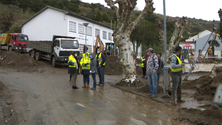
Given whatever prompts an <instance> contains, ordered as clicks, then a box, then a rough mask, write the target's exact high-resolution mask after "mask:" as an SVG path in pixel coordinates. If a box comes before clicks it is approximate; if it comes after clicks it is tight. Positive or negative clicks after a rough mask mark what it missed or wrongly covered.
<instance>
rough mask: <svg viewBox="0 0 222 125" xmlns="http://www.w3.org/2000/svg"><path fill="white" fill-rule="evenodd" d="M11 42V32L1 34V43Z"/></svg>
mask: <svg viewBox="0 0 222 125" xmlns="http://www.w3.org/2000/svg"><path fill="white" fill-rule="evenodd" d="M9 43H10V34H8V33H7V34H1V35H0V44H1V45H6V44H9Z"/></svg>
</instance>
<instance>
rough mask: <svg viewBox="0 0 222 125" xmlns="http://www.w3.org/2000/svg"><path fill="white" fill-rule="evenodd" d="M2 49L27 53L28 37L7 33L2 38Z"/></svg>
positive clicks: (0, 39)
mask: <svg viewBox="0 0 222 125" xmlns="http://www.w3.org/2000/svg"><path fill="white" fill-rule="evenodd" d="M0 43H1V48H2V49H6V50H9V51H13V50H22V51H25V50H26V48H27V44H28V36H27V35H25V34H20V33H7V34H1V36H0Z"/></svg>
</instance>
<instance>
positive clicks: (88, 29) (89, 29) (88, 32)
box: [87, 26, 92, 36]
mask: <svg viewBox="0 0 222 125" xmlns="http://www.w3.org/2000/svg"><path fill="white" fill-rule="evenodd" d="M87 35H88V36H92V27H90V26H87Z"/></svg>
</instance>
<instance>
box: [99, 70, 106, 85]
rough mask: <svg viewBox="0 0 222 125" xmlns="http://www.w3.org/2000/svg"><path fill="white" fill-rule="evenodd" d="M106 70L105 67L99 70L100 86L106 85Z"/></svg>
mask: <svg viewBox="0 0 222 125" xmlns="http://www.w3.org/2000/svg"><path fill="white" fill-rule="evenodd" d="M104 69H105V67H100V68H98V75H99V84H103V85H104V77H105V76H104Z"/></svg>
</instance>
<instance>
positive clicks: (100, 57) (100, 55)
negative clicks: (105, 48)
mask: <svg viewBox="0 0 222 125" xmlns="http://www.w3.org/2000/svg"><path fill="white" fill-rule="evenodd" d="M96 58H97V55H96ZM98 59H101V60H100V61H99V65H101V63H102V53H100V54H99V57H98ZM105 65H106V64H105V62H104V63H103V66H105Z"/></svg>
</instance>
